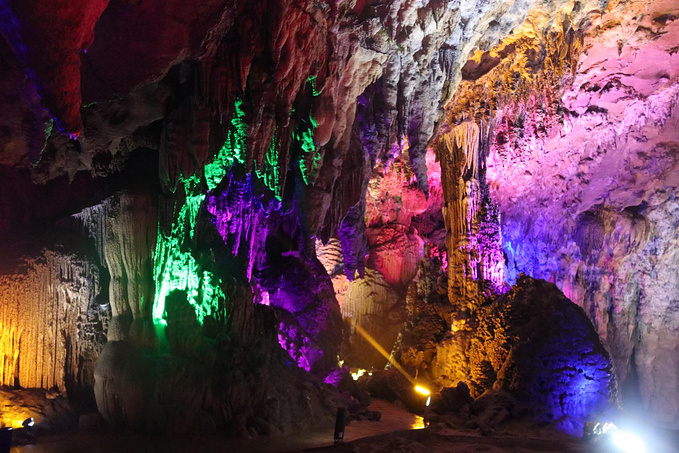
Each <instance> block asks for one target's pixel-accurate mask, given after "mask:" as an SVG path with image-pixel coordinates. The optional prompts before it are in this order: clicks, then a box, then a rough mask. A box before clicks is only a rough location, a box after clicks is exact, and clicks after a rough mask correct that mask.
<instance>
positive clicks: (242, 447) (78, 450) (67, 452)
mask: <svg viewBox="0 0 679 453" xmlns="http://www.w3.org/2000/svg"><path fill="white" fill-rule="evenodd" d="M370 409H371V410H376V411H380V412H381V413H382V419H381V420H380V421H379V422H370V421H352V422H351V423H350V424H349V426H347V428H346V435H345V442H351V441H353V440H356V439H361V438H364V437H368V436H375V435H378V434H384V433H390V432H394V431H401V430H408V429H413V428H422V427H423V425H422V417H419V416H417V415H414V414H411V413H410V412H408V411H406V410H405V409H401V408H399V407H397V406H395V405H393V404H390V403H388V402H386V401H381V400H374V402H373V404H372V405H371V406H370ZM333 434H334V431H333V430H332V429H330V430H320V431H308V432H303V433H299V434H295V435H290V436H282V437H258V438H255V439H252V440H232V439H224V438H219V437H216V436H215V437H207V438H205V437H197V438H193V439H168V438H164V437H150V436H141V435H136V434H126V433H115V434H111V433H96V432H87V431H74V432H72V433H63V434H56V435H53V436H47V437H44V438H40V439H39V441H38V442H37V443H36V444H32V445H25V446H21V447H13V448H12V449H11V450H10V453H123V452H124V453H136V452H139V453H156V452H158V453H161V452H162V453H175V452H176V453H179V452H181V453H186V452H191V453H194V452H206V453H207V452H229V453H241V452H244V453H245V452H247V453H282V452H290V451H298V450H303V449H308V448H321V447H326V446H330V445H332V444H333Z"/></svg>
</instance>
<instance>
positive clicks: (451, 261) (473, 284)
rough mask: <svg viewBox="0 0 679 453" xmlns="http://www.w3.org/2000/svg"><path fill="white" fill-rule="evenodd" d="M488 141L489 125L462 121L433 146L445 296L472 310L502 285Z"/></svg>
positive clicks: (499, 235) (501, 264)
mask: <svg viewBox="0 0 679 453" xmlns="http://www.w3.org/2000/svg"><path fill="white" fill-rule="evenodd" d="M490 137H492V127H490V126H489V125H488V124H486V123H485V122H481V123H480V125H479V124H476V123H473V122H465V123H462V124H460V125H458V126H455V127H453V128H452V129H451V130H450V131H449V132H446V133H444V134H442V135H441V136H440V137H439V140H438V142H437V144H436V154H437V158H438V159H439V161H440V162H441V184H442V188H443V198H444V206H443V218H444V220H445V227H446V248H447V250H448V253H447V257H448V258H447V259H448V298H449V300H450V301H451V303H452V304H453V305H455V306H457V307H458V308H459V309H461V310H470V311H472V310H474V309H475V308H476V307H478V306H479V305H480V304H481V302H483V300H484V299H485V298H486V297H488V296H490V295H494V294H496V293H497V292H499V290H500V289H501V288H502V287H503V286H504V263H503V255H502V240H501V234H500V222H499V216H498V213H497V209H496V208H495V206H494V205H493V204H492V202H491V201H490V196H489V193H488V187H487V185H486V181H485V156H486V155H487V151H488V147H489V144H490V140H489V139H490Z"/></svg>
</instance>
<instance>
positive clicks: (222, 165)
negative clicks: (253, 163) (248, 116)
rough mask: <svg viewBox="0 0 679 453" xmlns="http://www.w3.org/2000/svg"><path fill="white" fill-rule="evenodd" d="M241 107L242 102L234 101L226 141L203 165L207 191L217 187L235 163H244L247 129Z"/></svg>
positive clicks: (240, 100)
mask: <svg viewBox="0 0 679 453" xmlns="http://www.w3.org/2000/svg"><path fill="white" fill-rule="evenodd" d="M242 105H243V100H242V99H236V103H235V104H234V111H233V118H232V119H231V126H232V128H230V129H229V132H228V134H227V136H226V141H225V142H224V145H222V147H221V149H220V150H219V152H218V153H217V155H216V156H215V158H214V160H213V161H212V162H210V163H208V164H206V165H205V171H204V173H205V182H206V183H207V187H208V190H213V189H214V188H215V187H217V185H218V184H219V183H220V182H221V181H222V179H224V176H226V173H227V172H228V171H229V169H230V168H231V167H232V166H233V164H234V163H235V162H239V163H241V164H242V163H245V146H246V138H247V135H248V127H247V125H246V124H245V121H244V120H243V118H244V117H245V112H243V109H242Z"/></svg>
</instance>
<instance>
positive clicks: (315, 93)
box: [307, 76, 321, 97]
mask: <svg viewBox="0 0 679 453" xmlns="http://www.w3.org/2000/svg"><path fill="white" fill-rule="evenodd" d="M307 83H309V85H311V94H312V95H313V96H314V97H316V96H318V95H319V94H321V93H319V92H318V91H316V76H311V77H309V78H308V79H307Z"/></svg>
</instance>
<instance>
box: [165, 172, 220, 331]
mask: <svg viewBox="0 0 679 453" xmlns="http://www.w3.org/2000/svg"><path fill="white" fill-rule="evenodd" d="M196 181H197V178H196V177H191V178H189V179H184V178H182V182H183V183H184V190H185V191H186V200H185V201H184V203H183V205H182V207H181V208H180V209H179V213H178V215H177V219H176V221H175V222H174V223H173V225H172V230H171V232H170V234H169V235H167V236H166V235H165V234H163V233H162V229H161V228H158V240H157V243H156V251H155V255H154V262H155V267H154V270H153V276H154V278H155V281H156V296H155V300H154V303H153V319H154V320H156V321H161V320H162V319H163V318H164V316H165V299H166V298H167V296H168V295H169V294H170V293H171V292H172V291H174V290H180V291H185V292H186V296H187V300H188V302H189V303H190V304H191V305H193V307H194V309H195V310H196V319H198V322H199V323H200V324H203V322H204V319H205V317H206V316H215V315H219V311H220V310H223V308H224V301H225V300H226V297H225V295H224V293H223V292H222V289H221V280H220V279H219V278H217V277H215V276H214V275H213V274H212V273H211V272H209V271H206V270H202V269H201V268H200V266H199V264H198V263H197V262H196V260H195V258H194V257H193V255H192V254H191V250H190V248H189V246H188V244H187V243H188V242H190V241H191V239H192V238H193V233H194V230H195V226H196V218H197V216H198V211H199V209H200V206H201V204H202V202H203V200H204V199H205V195H204V194H198V195H193V194H192V191H193V190H196Z"/></svg>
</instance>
